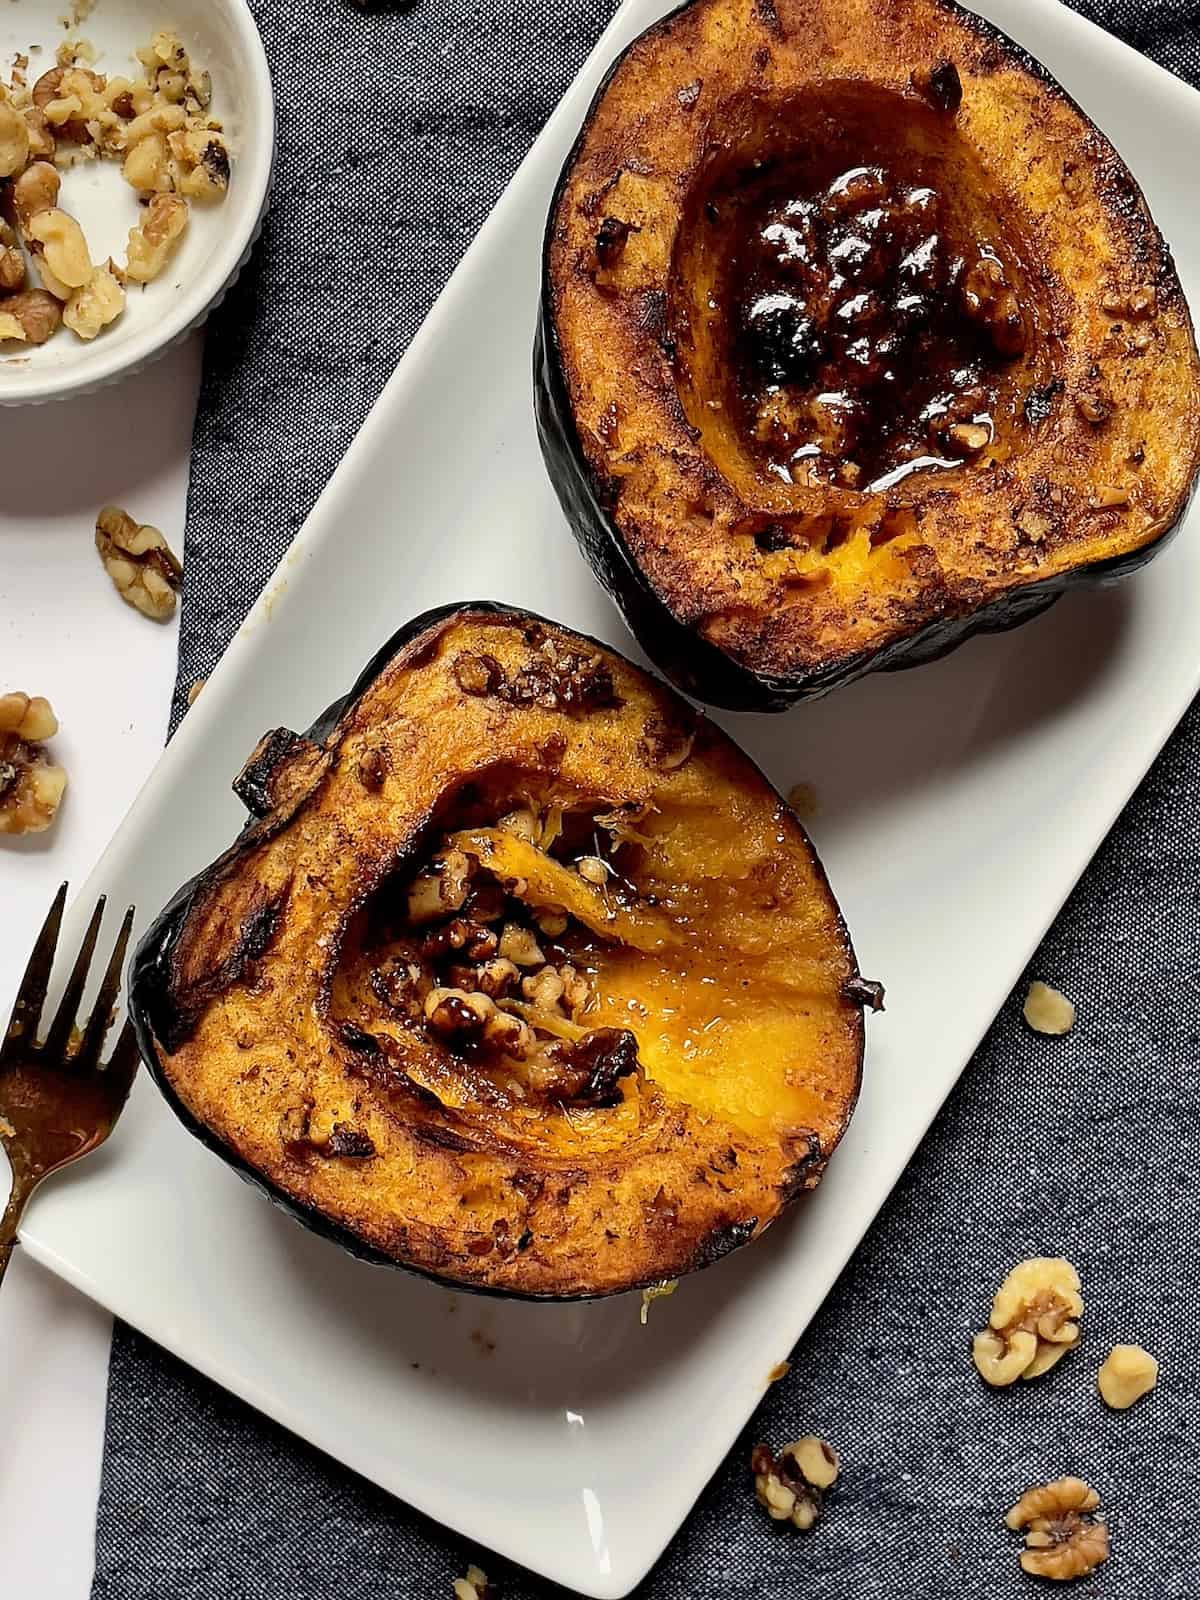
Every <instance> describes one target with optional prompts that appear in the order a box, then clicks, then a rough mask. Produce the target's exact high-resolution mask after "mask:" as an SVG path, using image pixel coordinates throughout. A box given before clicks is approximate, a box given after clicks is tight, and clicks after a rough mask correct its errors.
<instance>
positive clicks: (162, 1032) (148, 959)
mask: <svg viewBox="0 0 1200 1600" xmlns="http://www.w3.org/2000/svg"><path fill="white" fill-rule="evenodd" d="M463 611H467V612H473V613H476V612H482V613H487V614H491V615H494V616H500V617H511V618H514V619H518V620H521V621H524V622H544V623H546V624H547V625H548V626H551V627H558V626H560V625H559V624H556V623H552V622H551V621H550V619H549V618H546V617H539V616H538V615H537V614H536V613H534V612H529V611H518V610H516V609H514V608H513V607H511V606H504V605H498V604H496V603H495V602H493V601H490V600H478V601H460V602H457V603H454V604H450V605H444V606H437V607H435V608H433V609H432V610H429V611H426V612H423V613H422V614H421V615H420V616H418V617H414V618H413V620H412V621H411V622H407V623H405V624H404V626H403V627H401V628H399V629H397V631H396V632H395V633H394V634H392V636H391V638H389V639H388V640H387V642H386V643H385V644H384V645H382V646H381V647H380V649H379V650H377V651H376V652H375V654H374V655H373V656H372V657H371V659H370V660H369V661H368V662H367V664H366V666H365V667H364V668H363V670H362V671H361V672H360V673H359V675H358V677H357V678H356V679H355V681H354V683H353V685H352V686H351V687H350V689H349V690H348V691H347V692H346V694H344V695H342V696H340V698H338V699H337V700H335V701H333V703H332V704H331V705H330V706H328V707H327V708H326V710H325V711H323V712H322V714H321V715H320V716H319V717H318V718H317V719H316V721H315V722H313V724H312V725H311V727H309V728H308V730H307V732H306V733H305V734H304V735H302V736H301V737H303V738H305V739H307V740H309V741H310V742H311V743H313V744H320V743H322V742H323V741H324V740H325V739H326V738H327V737H328V735H329V734H330V732H331V731H332V730H333V728H334V727H335V726H336V725H337V723H338V721H339V720H340V719H341V717H342V716H343V715H344V714H345V712H346V711H347V710H348V709H349V708H350V707H351V706H352V705H353V704H354V702H355V701H356V700H357V699H359V697H360V696H361V695H363V694H364V693H365V692H366V690H367V689H369V688H370V686H371V685H372V684H373V683H374V681H375V679H376V678H377V677H378V676H379V675H380V673H381V672H383V671H384V669H385V668H386V667H387V665H388V663H389V662H390V661H391V659H392V657H393V656H394V655H396V653H397V652H398V651H399V650H401V649H403V648H404V646H405V645H407V644H409V643H411V641H412V640H414V639H415V638H417V637H418V636H419V635H421V634H422V633H424V632H426V631H427V630H428V629H430V628H433V627H435V626H436V625H437V624H438V623H440V622H442V621H444V620H445V619H446V618H448V617H452V616H454V615H455V614H456V613H458V612H463ZM579 637H580V638H581V639H584V640H586V641H587V642H588V643H591V644H595V645H596V646H597V648H599V649H602V650H605V651H608V652H609V653H610V654H615V653H617V652H615V651H614V650H613V647H612V646H611V645H606V644H603V643H602V642H601V641H600V640H596V639H590V638H589V637H588V635H586V634H580V635H579ZM765 781H766V779H765V778H764V782H765ZM776 792H778V791H776ZM780 798H781V802H782V803H783V804H785V805H786V803H787V802H786V801H783V800H782V796H781V797H780ZM262 830H263V823H262V821H261V820H260V819H259V818H257V817H254V816H251V817H250V819H249V820H248V821H247V822H246V824H245V826H244V827H243V829H242V832H241V833H240V835H239V836H238V838H237V839H236V840H235V841H234V843H233V844H232V845H231V846H230V847H229V849H228V850H226V851H224V852H223V853H222V854H221V855H220V856H218V857H217V859H216V860H215V861H214V862H212V864H211V865H210V866H208V867H206V868H205V869H204V870H203V871H202V872H199V873H197V875H196V876H195V877H193V878H190V879H189V880H188V881H187V882H186V883H185V884H183V886H182V887H181V888H180V889H178V890H177V891H176V893H175V894H174V895H173V896H172V897H171V899H170V900H169V901H168V903H167V905H166V906H165V907H164V909H163V910H162V911H161V912H160V913H159V915H158V916H157V917H156V918H155V920H154V922H153V924H152V925H151V927H150V928H149V929H148V930H147V932H146V933H145V934H144V935H143V936H142V938H141V940H140V941H139V943H138V946H137V949H136V950H135V952H134V956H133V960H132V962H131V963H130V967H129V973H128V978H127V984H126V999H127V1006H128V1013H129V1020H130V1021H131V1023H132V1024H133V1029H134V1033H135V1034H136V1036H137V1042H138V1049H139V1051H140V1052H141V1057H142V1060H143V1062H144V1063H145V1066H146V1070H147V1072H148V1073H149V1074H150V1077H151V1078H152V1079H153V1080H154V1083H155V1085H156V1086H157V1088H158V1089H159V1091H160V1092H161V1094H162V1096H163V1098H164V1099H165V1100H166V1102H167V1104H168V1105H169V1106H170V1108H171V1110H172V1111H173V1112H174V1113H175V1115H176V1117H178V1119H179V1121H180V1122H181V1123H182V1124H183V1126H184V1127H185V1128H186V1129H187V1131H188V1132H189V1133H190V1134H191V1135H192V1136H193V1138H195V1139H198V1140H199V1141H200V1143H201V1144H202V1145H204V1146H205V1148H206V1149H208V1150H210V1151H211V1152H212V1153H213V1154H214V1155H216V1156H219V1157H220V1158H221V1160H222V1161H224V1162H225V1163H226V1165H227V1166H229V1167H231V1168H232V1169H233V1170H234V1171H235V1172H236V1173H237V1175H238V1176H239V1177H240V1178H242V1179H243V1180H244V1181H245V1182H246V1183H248V1184H250V1186H251V1187H252V1188H254V1189H257V1190H258V1192H259V1193H260V1194H262V1195H265V1196H266V1198H267V1199H268V1200H270V1201H271V1202H272V1204H274V1205H277V1206H279V1207H280V1208H281V1209H282V1210H283V1211H285V1212H286V1213H287V1214H288V1215H289V1216H290V1217H292V1218H293V1219H294V1220H295V1221H297V1222H300V1223H302V1224H303V1225H304V1227H306V1228H308V1229H310V1230H311V1231H312V1232H313V1233H316V1234H319V1235H320V1236H321V1237H322V1238H324V1239H328V1240H330V1241H331V1242H332V1243H333V1244H337V1245H340V1246H341V1248H342V1249H343V1250H346V1251H348V1252H349V1253H350V1254H351V1255H352V1256H354V1257H356V1258H357V1259H358V1260H360V1261H364V1262H367V1263H368V1264H370V1265H372V1266H379V1267H390V1268H393V1269H395V1270H397V1271H402V1272H407V1273H409V1274H411V1275H412V1276H413V1277H417V1278H423V1279H425V1280H426V1281H428V1282H433V1283H437V1284H440V1285H442V1286H443V1287H445V1288H447V1289H453V1290H454V1291H455V1292H456V1293H470V1294H479V1295H486V1296H490V1297H494V1298H496V1299H507V1300H513V1299H517V1300H541V1301H559V1300H571V1301H580V1300H600V1299H607V1298H610V1295H611V1294H614V1293H615V1294H625V1293H630V1292H633V1291H635V1290H636V1289H637V1288H638V1287H650V1286H651V1285H652V1284H653V1283H655V1282H658V1281H660V1280H658V1279H647V1280H646V1283H645V1284H643V1285H640V1286H639V1285H634V1286H631V1288H630V1289H619V1290H614V1291H609V1292H606V1293H604V1294H573V1295H551V1294H546V1295H538V1294H529V1293H520V1292H516V1291H513V1290H510V1289H495V1288H489V1287H486V1286H480V1285H476V1284H470V1283H464V1282H463V1281H462V1280H461V1279H458V1278H451V1277H446V1276H442V1275H440V1274H438V1273H435V1272H430V1271H426V1270H423V1269H421V1268H419V1267H415V1266H412V1265H410V1264H408V1263H406V1262H403V1261H397V1260H396V1259H395V1258H394V1257H392V1256H389V1255H387V1254H385V1253H384V1252H383V1251H380V1250H376V1249H374V1248H373V1247H372V1246H370V1245H368V1244H365V1243H364V1242H363V1240H361V1239H360V1238H359V1237H358V1236H357V1235H356V1234H354V1233H352V1232H351V1231H350V1230H349V1229H348V1228H345V1227H343V1226H342V1225H341V1224H340V1223H337V1222H334V1221H332V1220H331V1219H330V1218H329V1217H327V1216H326V1215H325V1214H324V1213H323V1212H321V1211H319V1210H317V1209H315V1208H313V1207H310V1206H305V1205H302V1204H300V1203H299V1202H298V1201H296V1200H295V1199H294V1198H293V1197H292V1196H291V1195H289V1194H287V1193H286V1192H285V1191H283V1190H282V1189H280V1188H278V1187H277V1186H276V1185H275V1184H273V1183H272V1182H271V1181H270V1180H269V1179H268V1178H267V1177H266V1176H265V1175H264V1174H263V1173H262V1172H261V1171H259V1169H258V1168H257V1167H254V1166H251V1165H250V1163H249V1162H247V1161H245V1160H243V1159H242V1157H241V1156H240V1155H238V1153H237V1152H236V1151H235V1150H234V1149H233V1148H232V1147H231V1146H230V1145H228V1144H226V1142H225V1141H224V1140H223V1139H221V1138H220V1137H219V1136H218V1135H217V1134H216V1133H214V1132H213V1130H212V1129H211V1128H209V1127H208V1126H206V1124H204V1123H203V1122H201V1121H200V1120H199V1118H197V1117H196V1116H195V1115H194V1114H193V1113H192V1112H191V1111H190V1110H189V1109H188V1107H187V1106H186V1105H185V1104H184V1103H183V1101H182V1100H181V1099H180V1097H179V1094H178V1093H177V1091H176V1090H175V1087H174V1085H173V1084H172V1083H171V1081H170V1079H169V1078H168V1077H167V1074H166V1072H165V1071H164V1069H163V1066H162V1063H161V1061H160V1060H159V1056H158V1050H157V1048H156V1046H155V1040H156V1039H163V1040H168V1039H170V1038H171V1036H172V1033H173V1031H174V1029H175V1025H176V1019H175V1018H174V1016H173V1012H172V1005H171V999H170V987H169V972H170V963H171V955H172V951H173V949H174V946H175V943H176V941H177V939H178V937H179V934H180V932H181V930H182V928H183V925H184V922H185V920H186V918H187V916H188V912H189V911H190V909H191V906H192V903H193V901H194V900H195V898H196V896H197V894H198V893H199V892H200V891H201V890H202V889H203V888H204V887H205V885H206V884H207V882H208V879H209V877H210V876H211V875H212V874H213V873H214V872H216V871H218V870H220V869H221V868H222V867H224V866H225V865H226V864H228V863H229V862H231V861H233V860H235V859H236V858H237V856H238V855H239V854H241V853H242V852H243V851H244V850H245V849H246V848H247V841H248V836H249V835H251V834H252V833H253V835H254V838H255V839H261V838H262V837H263V831H262ZM813 860H814V865H815V867H816V870H817V871H818V872H819V873H820V875H821V879H822V881H824V882H825V886H826V888H828V882H827V880H826V879H825V874H824V869H823V867H821V865H820V862H819V860H818V858H817V857H816V854H815V851H814V854H813ZM842 932H843V935H844V937H845V940H846V947H847V950H848V952H849V954H850V956H851V960H852V961H853V948H852V946H851V944H850V939H849V934H848V933H847V932H846V929H845V926H844V924H842ZM856 970H857V968H856ZM864 1053H865V1029H864V1030H863V1036H862V1037H861V1042H860V1047H859V1056H858V1083H859V1085H860V1086H861V1082H862V1067H863V1057H864ZM754 1220H756V1219H752V1220H751V1221H747V1222H743V1223H740V1224H736V1225H734V1226H725V1227H722V1228H718V1229H715V1230H714V1231H713V1232H712V1233H711V1234H709V1236H708V1237H707V1238H706V1239H704V1240H702V1241H701V1243H700V1245H699V1247H698V1249H697V1251H696V1254H695V1256H694V1258H693V1264H692V1266H691V1268H690V1269H689V1271H699V1270H701V1269H703V1268H705V1267H709V1266H712V1265H713V1264H714V1263H716V1262H717V1261H720V1260H721V1259H722V1258H723V1257H724V1256H726V1255H729V1254H730V1253H732V1252H733V1251H735V1250H737V1249H740V1248H741V1247H742V1246H743V1245H744V1244H746V1243H747V1242H748V1241H749V1239H750V1237H751V1235H752V1232H753V1221H754Z"/></svg>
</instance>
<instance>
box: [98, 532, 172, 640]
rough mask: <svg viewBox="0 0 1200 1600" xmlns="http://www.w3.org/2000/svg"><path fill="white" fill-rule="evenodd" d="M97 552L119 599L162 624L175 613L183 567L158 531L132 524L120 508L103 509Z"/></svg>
mask: <svg viewBox="0 0 1200 1600" xmlns="http://www.w3.org/2000/svg"><path fill="white" fill-rule="evenodd" d="M96 549H97V550H98V551H99V552H100V559H101V561H102V562H103V563H104V570H105V571H106V572H107V573H108V575H109V577H110V578H111V579H112V581H113V583H114V584H115V586H116V590H117V593H118V594H119V595H120V596H121V599H122V600H124V601H126V602H127V603H128V604H129V605H131V606H134V607H136V609H137V610H138V611H140V612H141V613H142V615H143V616H145V617H150V618H152V619H153V621H155V622H165V621H166V620H167V618H168V617H169V616H170V615H171V614H172V612H173V611H174V610H175V591H176V590H177V589H178V588H179V585H180V583H181V582H182V579H183V566H182V564H181V563H180V561H179V560H178V559H177V557H176V556H175V555H174V554H173V553H172V551H171V549H170V547H169V546H168V544H167V541H166V540H165V539H164V538H163V536H162V534H161V533H160V532H159V531H158V529H157V528H152V527H150V526H149V525H148V524H139V523H137V522H135V521H134V520H133V518H132V517H131V516H130V515H129V513H128V511H122V510H121V508H120V507H119V506H105V507H104V509H103V510H102V511H101V512H100V514H99V516H98V517H97V518H96Z"/></svg>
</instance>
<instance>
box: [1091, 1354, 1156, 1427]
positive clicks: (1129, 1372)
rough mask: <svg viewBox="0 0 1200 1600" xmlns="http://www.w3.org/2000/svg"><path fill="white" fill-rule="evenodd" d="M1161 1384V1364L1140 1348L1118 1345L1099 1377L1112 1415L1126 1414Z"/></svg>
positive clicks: (1098, 1383)
mask: <svg viewBox="0 0 1200 1600" xmlns="http://www.w3.org/2000/svg"><path fill="white" fill-rule="evenodd" d="M1157 1382H1158V1362H1157V1361H1156V1360H1155V1359H1154V1357H1153V1356H1152V1355H1151V1354H1150V1352H1149V1350H1143V1349H1142V1347H1141V1345H1140V1344H1115V1345H1113V1347H1112V1349H1111V1350H1110V1351H1109V1352H1108V1354H1107V1356H1105V1358H1104V1365H1103V1366H1102V1367H1101V1368H1100V1371H1099V1372H1098V1373H1097V1374H1096V1387H1097V1388H1098V1389H1099V1390H1100V1398H1101V1399H1102V1400H1103V1401H1104V1404H1105V1405H1106V1406H1109V1407H1111V1409H1112V1410H1113V1411H1125V1410H1127V1409H1128V1408H1129V1407H1130V1406H1131V1405H1133V1403H1134V1401H1135V1400H1140V1399H1141V1398H1142V1396H1143V1395H1144V1394H1149V1393H1150V1391H1151V1389H1153V1387H1154V1385H1155V1384H1156V1383H1157Z"/></svg>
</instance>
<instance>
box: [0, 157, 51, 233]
mask: <svg viewBox="0 0 1200 1600" xmlns="http://www.w3.org/2000/svg"><path fill="white" fill-rule="evenodd" d="M61 187H62V179H61V178H60V177H59V175H58V173H57V172H56V171H55V169H54V168H53V167H52V166H51V165H50V163H49V162H48V161H35V162H34V163H33V164H32V165H31V166H28V167H26V168H25V171H24V172H23V173H22V174H21V176H20V177H19V178H17V179H15V180H14V182H13V185H12V188H11V189H10V190H9V198H10V200H11V201H12V208H13V214H14V216H15V217H16V219H17V225H18V226H19V227H20V228H28V227H29V224H30V222H31V221H32V220H33V218H34V217H36V216H38V215H39V214H40V213H41V212H43V211H49V210H50V209H51V208H52V207H53V206H55V205H57V204H58V192H59V189H60V188H61Z"/></svg>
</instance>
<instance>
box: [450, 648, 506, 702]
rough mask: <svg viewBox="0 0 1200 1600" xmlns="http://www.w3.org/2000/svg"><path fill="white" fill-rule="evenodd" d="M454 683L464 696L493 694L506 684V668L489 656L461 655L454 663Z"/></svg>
mask: <svg viewBox="0 0 1200 1600" xmlns="http://www.w3.org/2000/svg"><path fill="white" fill-rule="evenodd" d="M454 681H455V682H456V683H457V684H458V687H459V688H460V689H461V690H462V692H463V693H464V694H471V695H485V694H493V693H494V692H495V691H496V690H497V689H498V688H499V687H500V685H501V684H502V683H503V682H504V668H503V667H502V666H501V665H500V663H499V662H498V661H497V660H496V658H495V656H489V655H477V656H476V655H461V656H459V657H458V659H457V660H456V661H455V663H454Z"/></svg>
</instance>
